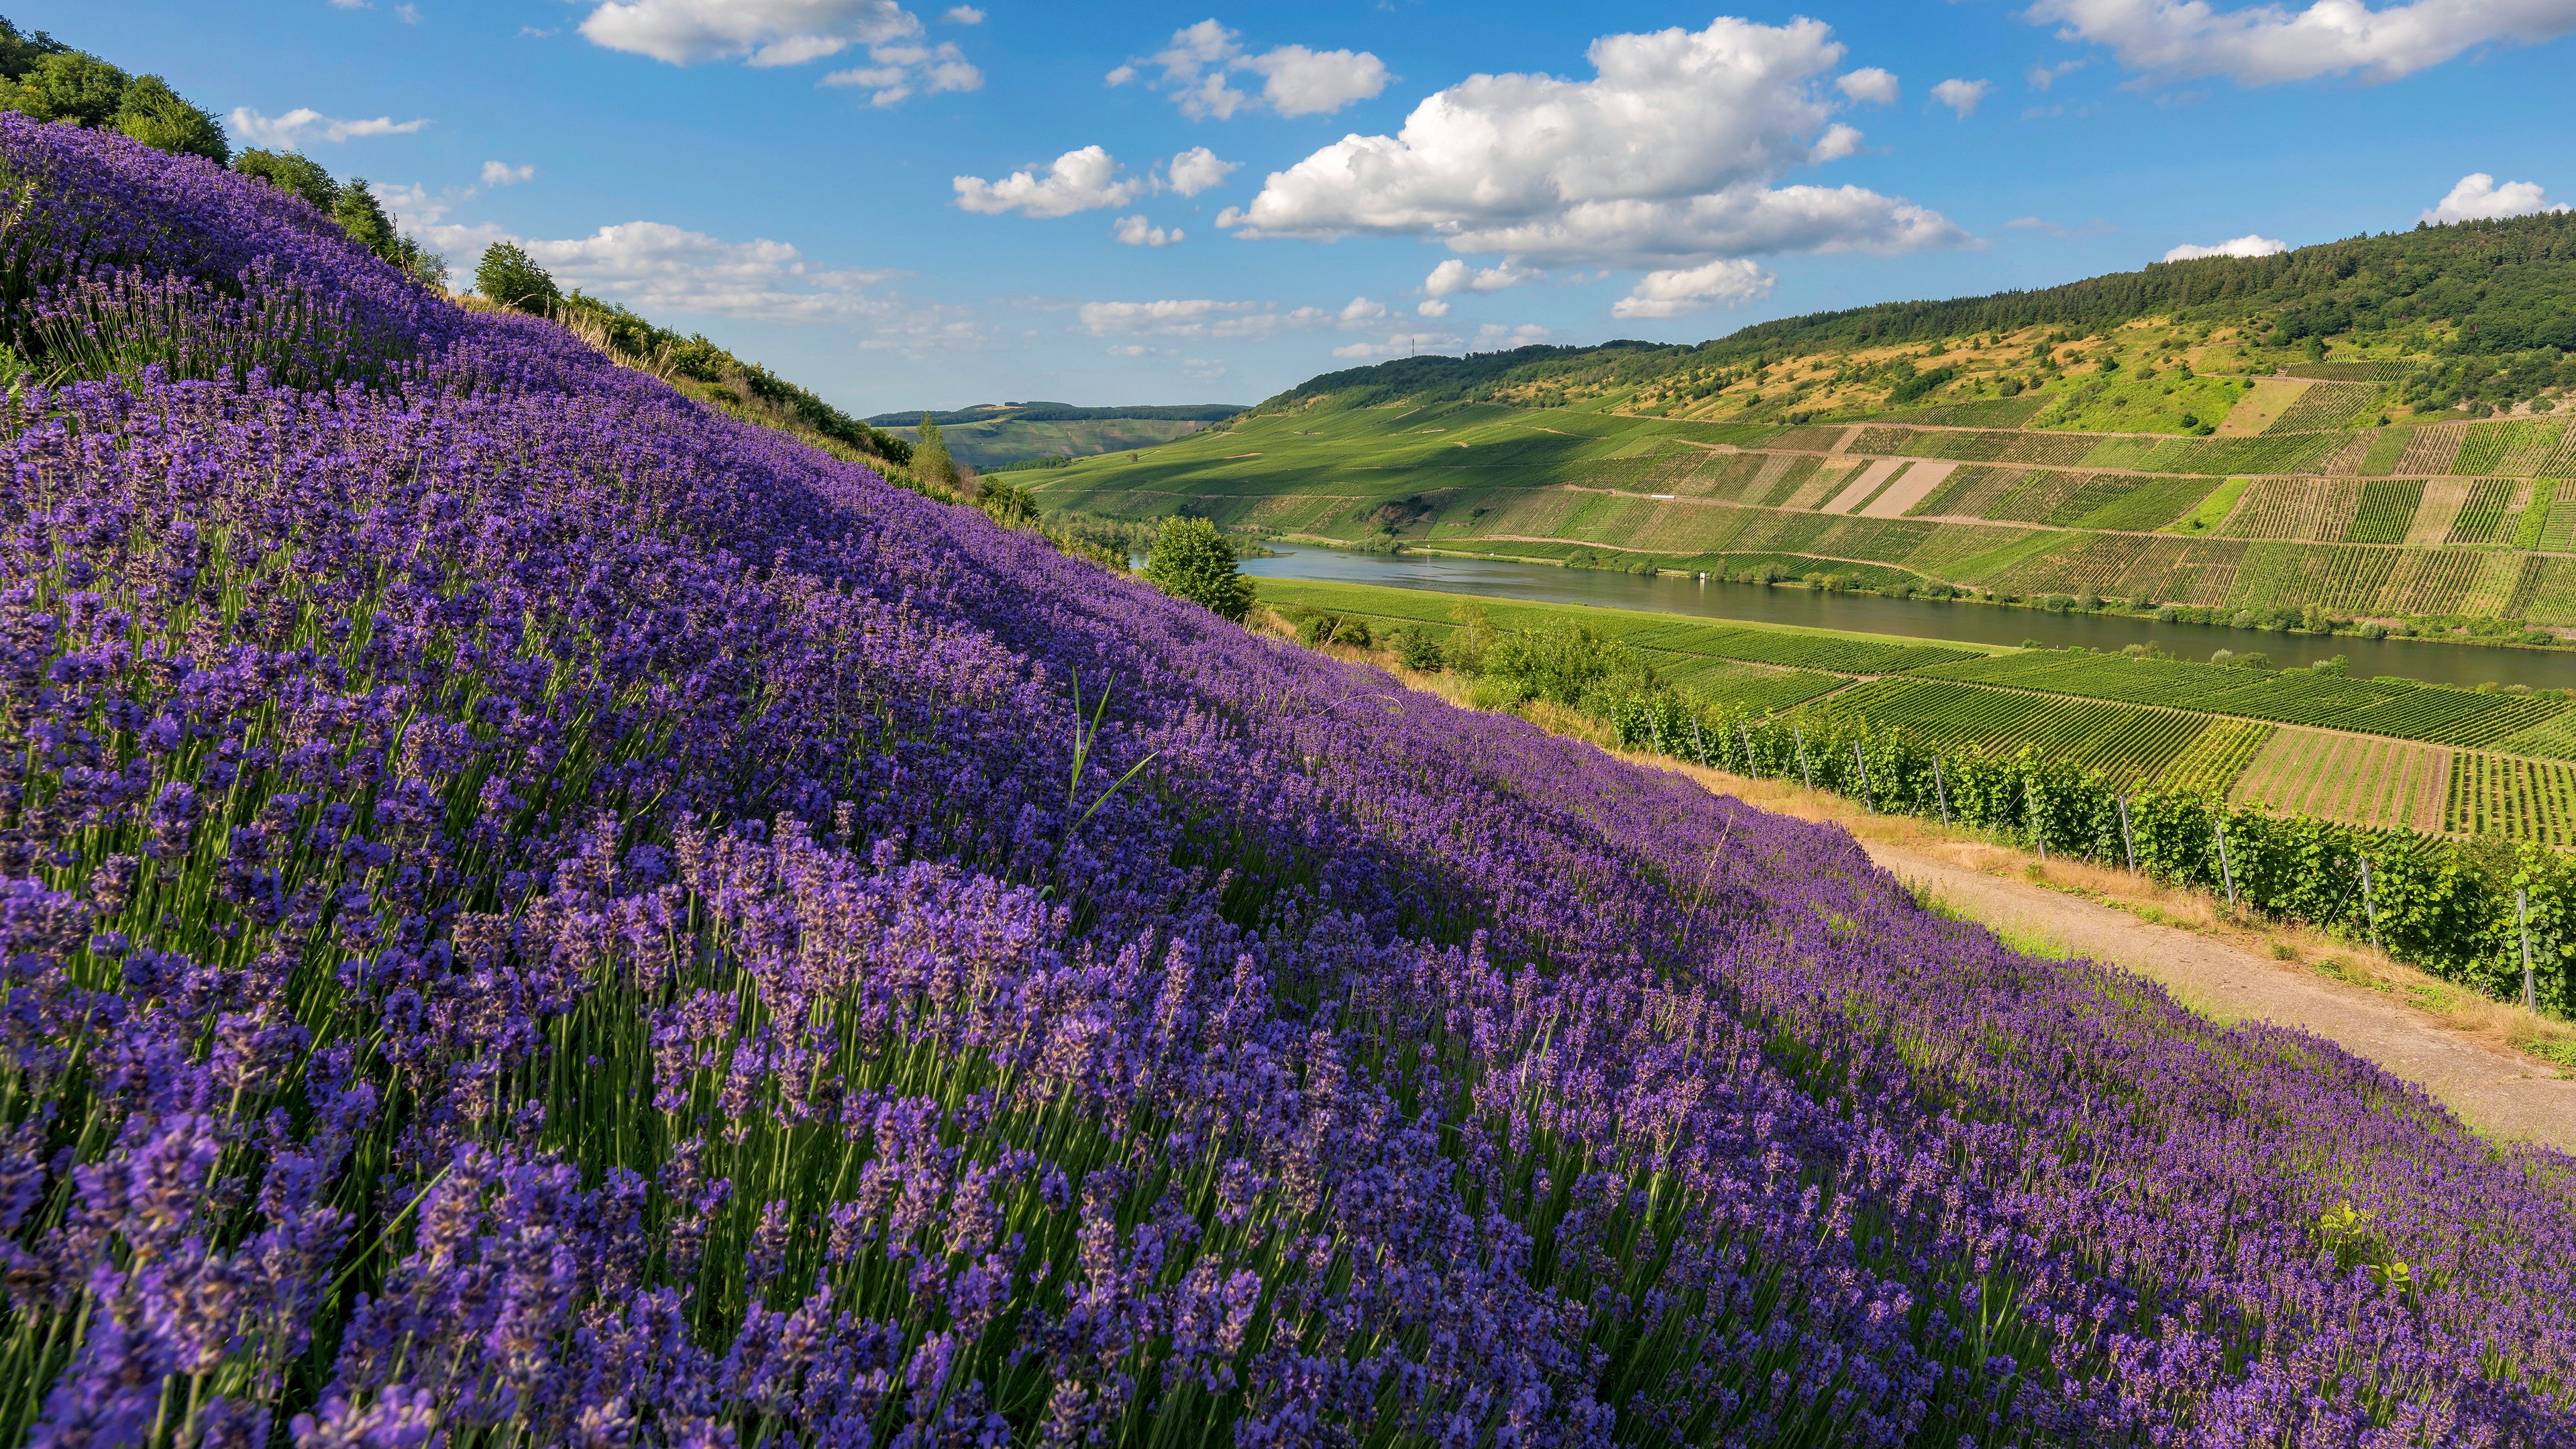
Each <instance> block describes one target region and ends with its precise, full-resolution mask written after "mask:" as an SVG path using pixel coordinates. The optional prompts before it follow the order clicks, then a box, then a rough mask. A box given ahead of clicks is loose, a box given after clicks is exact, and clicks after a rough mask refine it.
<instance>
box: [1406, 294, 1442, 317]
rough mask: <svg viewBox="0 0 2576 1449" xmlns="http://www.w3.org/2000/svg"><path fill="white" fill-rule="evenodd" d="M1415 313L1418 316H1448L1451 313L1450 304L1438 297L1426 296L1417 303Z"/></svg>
mask: <svg viewBox="0 0 2576 1449" xmlns="http://www.w3.org/2000/svg"><path fill="white" fill-rule="evenodd" d="M1413 313H1414V315H1415V316H1417V317H1446V316H1448V315H1449V304H1448V303H1446V302H1443V301H1441V300H1440V299H1439V298H1437V297H1425V298H1423V299H1422V300H1421V301H1420V302H1419V303H1417V304H1415V306H1414V309H1413Z"/></svg>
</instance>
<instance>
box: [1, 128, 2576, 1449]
mask: <svg viewBox="0 0 2576 1449" xmlns="http://www.w3.org/2000/svg"><path fill="white" fill-rule="evenodd" d="M0 160H5V166H6V174H7V179H8V185H9V186H10V188H11V190H12V199H11V205H12V208H13V214H15V215H17V216H19V217H21V218H23V222H22V224H21V225H20V226H19V227H18V228H17V229H15V230H13V231H11V232H10V233H9V234H8V240H7V246H8V248H9V249H8V251H7V253H6V258H5V275H0V282H4V283H5V298H4V299H5V302H6V306H7V309H8V317H7V323H8V326H9V327H10V329H11V332H10V335H11V337H12V338H13V339H14V340H15V345H17V346H19V347H20V349H21V350H22V351H23V352H24V353H25V354H26V355H27V356H28V358H29V360H30V362H31V364H32V365H33V367H34V368H35V373H34V378H33V380H31V381H29V382H28V383H26V384H25V385H23V386H22V387H21V388H20V390H19V391H18V392H17V393H16V394H14V395H13V396H12V397H11V399H10V402H9V407H8V412H7V416H6V429H5V431H6V442H5V460H0V461H5V466H6V468H7V470H8V476H9V478H10V484H9V487H8V488H7V490H6V492H5V493H0V881H5V883H0V964H5V973H6V974H5V992H6V995H5V999H0V1031H5V1033H6V1053H7V1055H6V1059H5V1074H0V1138H5V1142H0V1242H5V1252H6V1259H7V1261H6V1286H7V1292H8V1295H9V1296H8V1310H7V1313H8V1317H7V1321H6V1324H5V1332H0V1424H5V1426H6V1428H5V1432H6V1433H7V1434H8V1435H9V1436H11V1437H12V1438H13V1439H15V1438H22V1437H23V1438H27V1439H31V1440H33V1441H36V1442H40V1443H43V1444H48V1445H67V1446H68V1445H117V1444H129V1443H144V1442H150V1443H154V1444H176V1445H207V1446H218V1445H220V1446H234V1445H245V1446H247V1445H272V1444H285V1443H293V1444H295V1445H297V1446H299V1449H322V1446H339V1445H367V1446H379V1445H381V1446H413V1445H423V1444H430V1443H440V1444H447V1443H457V1444H462V1443H468V1442H473V1443H484V1442H491V1443H500V1442H521V1441H525V1442H532V1443H534V1442H544V1443H580V1444H589V1445H626V1444H672V1445H681V1444H687V1445H715V1444H734V1445H747V1444H755V1443H769V1442H776V1443H782V1444H784V1443H792V1444H798V1445H808V1444H810V1445H823V1444H833V1445H841V1444H848V1445H860V1444H867V1445H877V1444H890V1445H904V1446H929V1445H934V1444H935V1445H952V1444H999V1443H1004V1442H1013V1443H1016V1442H1024V1441H1025V1442H1032V1443H1046V1444H1072V1443H1105V1442H1111V1441H1118V1442H1134V1443H1153V1444H1159V1445H1199V1444H1233V1445H1239V1446H1245V1449H1259V1446H1272V1445H1305V1444H1358V1443H1368V1444H1382V1445H1397V1444H1408V1445H1409V1444H1434V1443H1437V1444H1459V1445H1469V1444H1477V1445H1481V1444H1497V1445H1503V1444H1509V1445H1530V1446H1541V1445H1576V1444H1595V1443H1608V1442H1614V1441H1616V1442H1638V1443H1649V1444H1668V1443H1669V1444H1685V1443H1686V1444H1742V1443H1755V1444H1846V1443H1879V1444H1894V1443H1915V1442H1922V1443H1933V1442H1937V1443H1942V1444H1961V1443H1974V1444H1981V1445H1983V1444H2005V1443H2033V1444H2058V1443H2078V1442H2084V1443H2093V1442H2111V1443H2155V1444H2166V1443H2174V1444H2179V1443H2192V1444H2221V1445H2234V1444H2243V1445H2253V1444H2300V1445H2309V1444H2316V1445H2383V1444H2410V1443H2426V1444H2430V1443H2470V1444H2493V1445H2504V1444H2515V1445H2522V1444H2562V1443H2569V1442H2576V1328H2571V1326H2570V1322H2569V1320H2570V1314H2569V1311H2568V1305H2569V1304H2570V1303H2571V1302H2576V1297H2571V1288H2576V1283H2571V1278H2576V1264H2571V1257H2570V1253H2569V1245H2570V1243H2571V1242H2576V1187H2571V1178H2570V1173H2569V1162H2568V1159H2566V1158H2564V1157H2560V1156H2556V1155H2553V1154H2547V1153H2539V1152H2507V1151H2501V1150H2498V1149H2496V1148H2494V1147H2492V1146H2490V1145H2488V1144H2486V1143H2483V1142H2481V1141H2480V1140H2479V1139H2477V1138H2476V1137H2474V1136H2473V1135H2471V1134H2470V1133H2468V1132H2467V1131H2465V1130H2463V1129H2462V1128H2461V1126H2460V1125H2459V1124H2457V1123H2456V1122H2454V1121H2452V1120H2451V1119H2450V1118H2448V1117H2447V1116H2446V1115H2445V1114H2443V1113H2442V1112H2441V1111H2440V1110H2439V1109H2438V1108H2437V1107H2435V1106H2434V1105H2432V1104H2431V1103H2430V1102H2428V1101H2427V1100H2426V1099H2425V1098H2424V1097H2423V1096H2422V1095H2421V1094H2420V1093H2418V1092H2416V1091H2415V1090H2413V1089H2411V1088H2409V1087H2406V1086H2404V1085H2403V1084H2401V1083H2398V1082H2396V1081H2394V1080H2392V1079H2390V1078H2389V1077H2387V1076H2385V1075H2384V1074H2382V1073H2380V1072H2378V1071H2376V1070H2374V1069H2372V1068H2370V1067H2369V1066H2367V1065H2364V1064H2362V1063H2359V1062H2357V1061H2355V1060H2353V1059H2352V1058H2350V1057H2347V1056H2345V1055H2343V1054H2342V1053H2340V1052H2338V1051H2336V1050H2335V1049H2334V1048H2332V1047H2330V1046H2327V1045H2325V1044H2323V1043H2320V1042H2318V1041H2316V1040H2314V1039H2312V1038H2308V1037H2304V1036H2299V1035H2296V1034H2292V1033H2285V1032H2279V1031H2274V1030H2270V1029H2265V1028H2259V1027H2248V1028H2237V1029H2231V1030H2221V1029H2219V1028H2217V1027H2214V1026H2212V1025H2210V1024H2209V1023H2207V1022H2205V1021H2202V1020H2200V1019H2199V1018H2196V1017H2194V1016H2192V1015H2191V1014H2189V1013H2187V1012H2185V1011H2183V1010H2181V1009H2179V1008H2178V1007H2176V1006H2175V1005H2174V1004H2173V1003H2172V1002H2171V1001H2169V1000H2168V999H2166V998H2165V997H2164V996H2163V995H2161V994H2160V993H2159V992H2157V991H2155V990H2154V989H2153V988H2151V987H2148V986H2145V985H2143V984H2141V983H2139V982H2137V981H2135V980H2134V979H2132V978H2129V977H2126V976H2124V975H2122V974H2120V973H2118V972H2116V971H2112V970H2109V969H2106V968H2102V967H2099V966H2095V965H2092V964H2089V963H2075V964H2072V965H2067V964H2058V963H2047V962H2038V961H2033V960H2030V959H2028V958H2025V957H2022V956H2019V955H2016V954H2014V953H2013V952H2011V951H2008V950H2006V949H2004V948H2003V947H2001V946H2000V945H1998V944H1997V943H1996V942H1995V941H1994V940H1993V939H1992V938H1991V937H1989V936H1988V935H1986V934H1985V933H1984V932H1982V931H1979V930H1977V929H1974V928H1972V927H1967V926H1962V925H1959V924H1956V923H1953V922H1950V921H1947V920H1945V919H1943V918H1941V917H1939V916H1937V915H1935V914H1932V913H1929V912H1926V911H1924V910H1922V909H1920V908H1919V907H1918V906H1917V905H1916V904H1915V903H1914V902H1913V900H1912V899H1911V898H1910V897H1909V896H1908V895H1907V894H1906V893H1905V891H1904V890H1903V889H1901V888H1900V887H1899V886H1898V885H1897V884H1896V883H1895V882H1894V881H1892V880H1890V879H1889V878H1887V877H1886V876H1885V875H1883V874H1882V873H1880V872H1877V871H1876V870H1874V869H1872V868H1871V867H1870V866H1869V864H1868V862H1867V860H1866V858H1865V857H1864V856H1863V855H1862V854H1861V853H1860V852H1859V850H1857V849H1856V848H1855V847H1854V846H1853V844H1852V842H1851V841H1850V840H1849V839H1848V837H1846V836H1844V835H1842V834H1841V833H1839V832H1837V831H1832V830H1828V829H1823V828H1819V827H1815V826H1809V825H1805V824H1801V823H1798V822H1794V821H1789V820H1784V819H1780V818H1776V817H1772V816H1768V815H1764V814H1762V813H1760V812H1757V811H1754V810H1751V809H1748V808H1746V807H1744V806H1742V805H1741V804H1739V803H1737V802H1734V801H1731V800H1724V799H1717V798H1711V797H1708V796H1706V795H1704V794H1702V793H1700V792H1699V791H1697V790H1696V789H1694V788H1692V787H1690V786H1688V785H1686V784H1684V783H1682V782H1680V781H1677V780H1674V779H1671V778H1668V777H1664V776H1660V775H1657V774H1654V773H1650V772H1643V771H1638V770H1634V769H1631V768H1628V767H1626V766H1623V765H1620V764H1618V763H1617V762H1615V761H1613V760H1610V759H1609V758H1607V757H1605V756H1603V755H1601V754H1600V753H1598V752H1597V751H1594V750H1592V749H1590V748H1589V747H1586V746H1581V745H1577V744H1573V743H1569V742H1566V741H1563V740H1557V739H1552V738H1549V737H1547V736H1544V735H1542V734H1539V733H1538V732H1536V731H1535V730H1532V729H1530V728H1528V727H1526V726H1524V725H1522V724H1521V723H1519V722H1518V721H1515V720H1510V719H1505V718H1497V717H1492V716H1477V715H1468V714H1463V713H1460V712H1458V711H1455V710H1452V709H1450V708H1448V707H1446V706H1444V705H1442V704H1440V703H1439V702H1438V701H1436V700H1432V699H1429V698H1427V697H1425V696H1421V695H1417V694H1411V693H1408V692H1406V691H1404V690H1402V689H1400V688H1396V687H1393V686H1392V685H1391V684H1389V683H1388V682H1387V681H1385V680H1384V679H1383V678H1381V677H1379V676H1376V675H1374V674H1371V673H1369V672H1366V671H1362V670H1357V669H1352V668H1348V667H1345V666H1341V665H1338V664H1335V663H1333V662H1331V661H1328V660H1324V659H1321V658H1318V657H1316V656H1314V655H1312V654H1309V653H1307V652H1305V651H1302V650H1299V649H1296V648H1294V647H1293V646H1289V645H1286V644H1284V643H1278V642H1271V641H1264V640H1261V639H1257V638H1255V637H1253V636H1251V635H1248V634H1246V633H1244V632H1243V631H1241V630H1239V629H1237V628H1235V627H1234V626H1232V625H1229V624H1226V623H1225V622H1223V621H1221V620H1219V619H1217V618H1216V617H1214V616H1213V615H1211V614H1209V613H1207V612H1206V611H1204V610H1202V609H1199V608H1197V607H1195V606H1192V605H1188V604H1184V603H1180V602H1176V601H1172V600H1168V599H1165V598H1162V597H1161V596H1159V595H1157V594H1156V593H1154V592H1153V591H1152V590H1150V589H1148V588H1146V587H1145V586H1144V585H1142V584H1139V583H1135V582H1132V581H1129V580H1126V579H1123V578H1119V577H1116V576H1114V575H1112V574H1110V573H1108V572H1105V571H1102V570H1100V569H1098V568H1096V567H1094V566H1092V565H1089V564H1086V563H1083V562H1080V561H1078V560H1075V559H1071V558H1067V557H1065V556H1063V555H1061V554H1059V553H1057V552H1056V551H1055V550H1053V549H1051V548H1049V547H1047V546H1046V545H1045V544H1044V542H1043V541H1041V540H1039V539H1037V538H1036V537H1034V536H1032V535H1028V534H1024V533H1013V532H1009V531H1006V530H1003V529H1000V528H997V527H995V526H994V525H993V524H992V523H991V522H990V521H989V520H988V519H986V518H985V517H984V516H983V515H982V514H980V513H977V512H974V511H972V510H969V509H965V508H962V507H955V506H949V505H943V504H939V503H935V502H932V501H929V500H927V499H923V498H921V497H918V496H916V495H913V494H909V493H906V492H903V491H900V490H897V489H894V488H892V487H889V486H887V485H886V484H885V483H884V482H882V481H881V480H880V479H879V478H877V477H876V476H875V475H873V474H871V473H869V472H867V471H866V470H864V469H862V468H859V467H856V466H853V465H849V464H845V463H840V462H836V461H834V460H832V459H830V458H826V457H823V456H821V455H819V454H816V453H814V452H812V451H810V450H807V449H804V448H802V447H799V446H797V445H795V444H794V443H792V442H790V441H787V440H785V439H783V438H781V437H780V436H778V435H776V434H771V433H765V432H762V431H760V430H758V429H755V428H751V427H748V426H745V425H743V424H739V423H736V422H733V421H730V420H727V419H724V418H721V417H718V416H716V415H714V414H711V413H709V412H707V411H705V410H703V409H701V408H698V407H697V406H695V405H693V404H690V403H688V402H686V401H684V400H682V399H680V398H679V397H677V396H676V395H675V394H673V393H671V392H670V391H669V390H667V389H666V388H664V387H663V386H662V385H661V384H659V383H657V382H655V381H653V380H652V379H651V378H649V377H645V376H642V375H640V374H636V373H631V372H621V371H619V370H617V369H615V368H612V367H610V366H608V365H607V364H606V363H605V362H604V361H602V360H601V359H600V358H599V357H598V356H597V355H596V354H593V353H591V352H589V351H587V350H586V349H584V348H582V347H581V346H580V345H578V344H577V343H575V342H573V341H572V340H571V339H570V338H569V337H568V336H567V335H566V334H565V333H563V332H562V331H561V330H559V329H557V328H555V327H553V326H552V325H551V324H548V323H545V322H542V321H538V320H536V319H531V318H521V317H507V316H486V317H468V316H465V315H463V314H460V313H458V312H456V311H455V310H454V309H452V308H450V307H448V306H447V305H445V304H444V303H443V302H441V301H439V300H438V299H436V298H434V297H432V296H430V295H429V294H426V293H422V292H420V291H418V290H417V289H415V288H413V287H412V286H411V285H410V284H409V283H408V282H406V281H405V280H404V279H403V278H402V277H401V276H400V275H399V274H397V273H396V272H394V271H393V270H392V269H391V268H389V267H387V266H385V265H383V264H382V263H380V262H377V261H376V260H374V259H373V258H371V257H370V256H368V255H367V254H365V253H364V252H362V251H360V250H359V249H357V248H356V247H354V246H353V245H352V244H350V243H348V242H347V241H346V240H345V239H342V238H339V237H336V236H333V235H329V234H327V233H326V232H324V231H323V230H322V229H320V228H317V227H314V226H311V225H309V224H307V223H306V222H305V221H304V220H302V219H301V213H300V212H298V211H294V210H290V209H289V208H286V207H284V206H282V205H281V204H279V201H278V200H277V198H276V197H275V196H274V195H273V194H271V193H270V192H269V191H268V190H267V189H265V188H261V187H257V186H254V185H252V184H250V183H248V182H244V181H242V180H240V179H238V178H234V177H229V176H227V175H225V174H223V173H221V172H219V171H217V170H215V169H214V168H213V167H211V166H209V165H205V164H202V163H197V162H193V161H189V160H186V159H181V158H172V157H169V156H165V155H161V154H158V153H154V152H150V151H147V150H144V149H143V148H141V147H138V146H135V145H132V144H130V143H127V142H124V141H122V140H121V139H119V138H115V137H110V136H101V135H97V134H93V133H85V132H76V131H71V130H68V129H66V128H49V127H43V126H38V125H34V124H30V123H25V122H23V121H22V120H20V119H18V118H13V117H0ZM156 309H157V310H156ZM174 315H175V316H178V317H180V319H181V320H180V321H178V322H176V323H165V322H163V321H156V320H153V319H167V318H169V317H172V316H174ZM280 318H285V319H290V320H288V321H277V320H275V319H280ZM75 319H76V320H77V321H78V326H75V325H74V320H75ZM298 329H301V330H298ZM93 336H95V337H98V338H124V339H136V340H133V341H131V342H118V343H116V344H115V345H113V346H111V345H109V344H108V343H105V342H100V343H95V344H94V343H92V342H90V341H89V340H88V339H89V338H91V337H93ZM164 337H184V338H186V339H189V340H188V342H187V348H188V349H189V350H188V351H187V353H186V355H188V356H198V357H214V356H220V357H223V358H227V359H230V358H235V357H238V358H243V359H247V361H246V362H245V363H244V365H242V366H240V367H233V366H230V365H226V366H222V367H217V366H212V365H207V366H202V367H188V366H181V365H178V363H177V362H176V361H175V357H176V355H177V354H176V353H175V352H174V351H164V352H162V353H156V354H149V355H146V353H145V352H144V351H142V350H141V349H143V348H144V347H145V346H146V343H145V342H144V341H142V340H140V339H149V338H164ZM335 359H336V360H335ZM350 359H357V361H350ZM138 360H139V361H140V363H141V365H140V366H137V365H136V364H137V362H138Z"/></svg>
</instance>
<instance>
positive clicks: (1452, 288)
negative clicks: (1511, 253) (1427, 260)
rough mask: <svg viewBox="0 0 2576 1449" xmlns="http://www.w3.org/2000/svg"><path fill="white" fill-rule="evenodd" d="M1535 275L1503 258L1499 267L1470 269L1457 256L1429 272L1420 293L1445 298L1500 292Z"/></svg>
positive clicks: (1531, 278)
mask: <svg viewBox="0 0 2576 1449" xmlns="http://www.w3.org/2000/svg"><path fill="white" fill-rule="evenodd" d="M1538 275H1539V274H1538V273H1536V272H1534V271H1531V270H1530V269H1528V268H1526V267H1523V266H1521V265H1520V264H1519V263H1517V262H1514V261H1513V260H1511V259H1510V258H1508V257H1507V258H1505V259H1504V261H1503V264H1502V265H1501V266H1499V267H1471V266H1469V265H1467V264H1466V263H1465V262H1462V261H1460V260H1459V259H1458V258H1456V257H1451V258H1449V259H1448V260H1447V261H1445V262H1442V263H1441V264H1440V265H1438V266H1436V267H1433V268H1432V269H1431V275H1430V276H1427V277H1425V278H1423V279H1422V290H1423V291H1425V292H1428V293H1430V294H1431V295H1432V296H1434V297H1447V296H1451V295H1454V294H1456V293H1459V292H1499V291H1502V290H1503V289H1504V288H1506V287H1517V286H1519V285H1520V284H1521V283H1523V282H1532V281H1536V280H1538Z"/></svg>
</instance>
